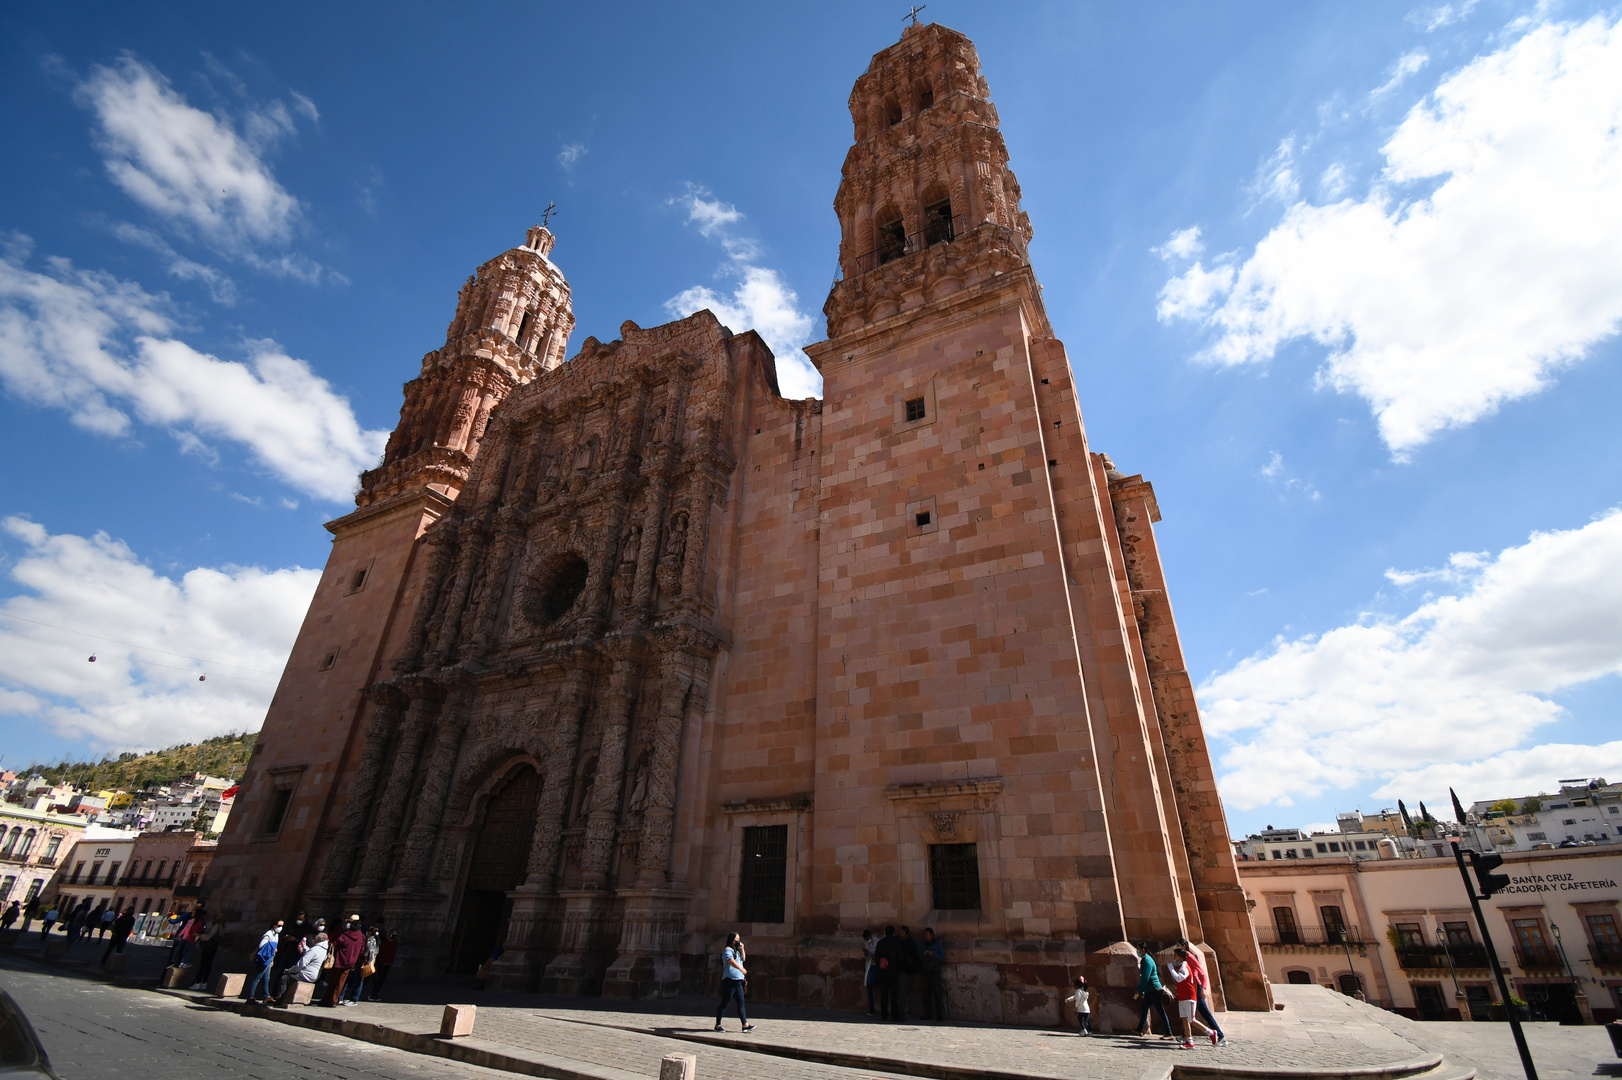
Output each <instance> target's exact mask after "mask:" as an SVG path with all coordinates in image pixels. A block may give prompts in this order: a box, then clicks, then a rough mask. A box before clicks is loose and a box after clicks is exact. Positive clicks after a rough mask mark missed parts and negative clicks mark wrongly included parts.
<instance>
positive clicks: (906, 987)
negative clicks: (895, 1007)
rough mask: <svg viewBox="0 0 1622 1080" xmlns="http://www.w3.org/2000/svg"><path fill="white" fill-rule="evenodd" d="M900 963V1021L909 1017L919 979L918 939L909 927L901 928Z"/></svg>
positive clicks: (898, 977) (898, 987) (897, 993)
mask: <svg viewBox="0 0 1622 1080" xmlns="http://www.w3.org/2000/svg"><path fill="white" fill-rule="evenodd" d="M899 952H900V957H899V959H900V963H899V964H898V965H897V967H898V968H899V969H900V974H899V975H898V976H897V977H896V1001H897V1002H898V1003H899V1005H900V1007H901V1009H900V1011H901V1015H900V1016H898V1017H896V1019H897V1020H898V1021H905V1020H906V1019H907V1010H908V1008H909V1007H910V1006H911V1005H912V988H913V984H914V983H916V982H917V981H918V941H917V939H915V938H914V937H913V936H912V931H911V930H910V929H908V928H907V927H905V926H903V927H902V928H901V945H900V949H899Z"/></svg>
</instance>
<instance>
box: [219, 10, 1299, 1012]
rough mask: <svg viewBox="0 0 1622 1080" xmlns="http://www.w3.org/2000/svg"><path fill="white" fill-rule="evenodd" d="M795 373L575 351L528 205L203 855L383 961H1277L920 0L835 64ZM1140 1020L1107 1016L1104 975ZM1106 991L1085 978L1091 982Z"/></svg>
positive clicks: (634, 986)
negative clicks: (883, 939) (394, 944)
mask: <svg viewBox="0 0 1622 1080" xmlns="http://www.w3.org/2000/svg"><path fill="white" fill-rule="evenodd" d="M850 115H851V119H852V121H853V123H854V142H853V145H852V146H851V148H850V150H849V152H848V154H847V155H846V158H845V163H844V169H843V179H842V181H841V183H840V186H839V191H838V193H837V195H836V197H835V199H834V209H835V212H836V213H837V215H838V218H839V223H840V248H839V263H840V267H841V273H840V277H839V280H838V281H836V282H835V284H834V286H833V288H832V291H831V292H830V294H829V296H828V299H827V302H826V304H825V305H824V308H823V310H824V312H825V314H826V316H827V339H826V340H824V341H821V342H818V343H816V344H813V345H810V346H807V347H806V350H805V351H806V353H807V355H808V356H809V357H810V358H811V360H812V362H813V363H814V364H815V365H816V367H817V368H818V370H819V371H820V372H821V374H822V378H823V385H824V393H823V397H822V398H821V399H820V400H818V399H815V398H812V399H807V400H791V399H787V398H785V397H783V396H782V394H781V393H780V392H779V389H778V382H777V374H776V368H775V362H774V358H773V356H772V353H771V350H770V349H768V348H767V346H766V344H765V343H764V342H763V341H762V340H761V338H760V337H759V335H757V334H756V333H755V332H753V331H751V330H747V329H743V330H741V331H740V330H733V329H731V328H728V327H726V326H723V325H721V323H720V322H719V321H717V319H716V318H715V316H714V315H713V314H711V313H710V312H708V311H700V312H698V313H697V314H694V315H692V316H689V317H688V318H685V319H682V320H679V321H677V322H672V323H667V324H665V325H663V326H657V327H650V328H646V329H644V328H642V327H640V326H637V325H636V324H635V323H633V322H626V323H624V324H623V325H622V326H621V328H620V336H619V337H618V338H617V339H615V340H613V341H609V342H601V341H598V340H597V339H596V338H592V337H588V338H587V339H586V340H585V341H584V342H583V343H581V345H580V347H579V350H578V351H577V352H576V353H575V354H574V355H573V356H572V357H568V346H569V337H570V334H571V332H572V330H573V328H574V318H573V315H572V314H571V310H570V289H569V285H568V282H567V281H565V279H564V276H563V274H562V272H561V271H560V270H559V268H558V266H557V264H555V263H554V262H553V261H552V258H551V256H552V248H553V243H554V237H553V235H552V233H551V232H550V231H549V230H548V229H546V228H544V227H539V226H538V227H535V228H532V229H530V230H529V233H528V236H527V238H526V240H525V242H524V244H523V245H522V246H519V247H515V248H513V249H511V250H509V251H506V252H504V253H502V254H500V255H498V256H496V257H495V258H493V259H491V260H490V261H489V262H487V263H485V264H484V265H483V266H481V267H479V268H478V271H477V273H475V274H474V275H473V276H472V277H470V278H469V279H468V281H467V284H466V285H465V286H464V287H463V289H462V291H461V295H460V296H459V297H458V299H457V304H456V313H455V316H454V318H453V319H452V321H451V324H450V329H449V332H448V333H447V334H446V338H445V343H444V345H443V346H441V347H440V348H439V349H437V350H435V351H433V352H430V353H429V354H428V355H427V356H426V357H424V358H423V361H422V369H421V372H420V374H419V375H418V376H417V377H416V378H415V379H413V380H412V381H410V382H408V383H407V384H406V385H405V403H404V406H403V407H402V409H401V411H400V422H399V426H398V427H397V428H396V429H395V431H394V433H393V436H392V437H391V438H390V440H389V442H388V447H387V450H386V452H385V455H384V458H383V461H382V462H381V464H380V465H379V466H378V467H377V468H376V469H373V470H371V471H369V472H366V473H364V474H363V475H362V476H361V478H360V489H359V493H358V494H357V496H356V500H355V501H356V508H355V510H354V511H353V512H352V513H349V514H347V515H346V516H344V517H341V518H338V519H337V520H335V521H332V522H330V523H329V524H328V526H327V528H328V529H329V530H330V531H331V532H332V536H333V542H332V553H331V557H330V559H329V560H328V562H327V566H326V570H325V573H324V574H323V576H322V578H321V581H320V585H319V587H318V589H317V591H316V593H315V597H314V599H313V601H312V602H311V606H310V611H309V614H308V616H307V617H306V619H305V622H304V624H303V628H302V630H301V631H300V634H299V637H298V640H297V643H296V645H295V646H294V648H293V651H292V654H291V656H290V658H289V660H288V664H287V669H286V671H285V673H284V674H283V676H282V679H281V682H280V685H279V687H278V689H277V691H276V694H275V697H274V699H273V700H272V702H271V705H270V709H269V712H268V715H267V716H266V718H265V723H264V727H263V730H262V732H261V734H260V738H259V742H258V745H257V747H256V748H255V752H254V756H253V758H252V761H251V762H250V764H249V766H248V770H247V773H246V776H245V779H244V781H243V794H242V796H241V797H240V801H239V803H238V807H237V810H236V812H235V813H233V814H232V815H231V820H230V823H229V825H228V827H227V831H226V834H225V836H224V837H223V838H222V840H221V843H220V846H219V853H218V856H217V858H216V859H215V862H214V865H213V869H212V870H211V873H210V879H209V885H208V899H209V903H210V906H211V907H213V908H214V909H216V910H219V911H222V912H223V913H224V914H225V915H226V916H227V917H229V918H230V919H231V920H232V923H233V927H234V929H235V932H236V935H237V936H238V937H240V938H241V939H242V942H244V943H246V942H248V941H249V940H250V939H251V938H254V937H256V936H257V934H258V933H259V932H260V931H261V930H262V929H263V927H264V926H266V925H269V923H270V921H271V920H273V919H274V918H277V917H283V916H287V915H290V914H291V913H292V912H294V911H296V910H301V909H307V910H309V911H310V913H311V915H312V917H314V916H315V915H317V914H321V915H324V916H326V917H327V918H328V919H329V921H330V920H332V919H334V918H336V917H338V916H340V915H346V914H348V913H350V912H363V913H366V914H367V917H368V918H373V917H376V918H381V919H384V920H386V921H387V923H388V925H389V926H390V927H391V928H393V929H396V930H398V931H399V934H400V940H401V943H402V947H401V952H400V962H399V963H398V965H397V967H399V968H400V969H401V970H400V972H399V973H398V974H405V975H407V976H412V975H415V976H421V977H434V978H438V977H443V976H444V975H445V974H446V973H456V972H470V971H472V970H473V969H474V968H475V967H478V966H479V965H480V964H481V963H483V962H484V961H485V960H486V959H488V958H489V957H490V956H491V955H492V954H493V952H494V951H495V950H496V949H497V948H498V947H499V948H500V949H501V950H502V951H501V954H500V957H499V959H497V960H496V961H495V963H494V964H493V965H492V967H491V970H490V983H491V985H494V986H498V987H503V988H510V989H522V990H542V991H546V992H550V993H563V994H584V995H602V996H609V997H630V998H646V997H657V996H664V995H673V994H678V993H686V992H696V991H701V990H707V989H708V988H711V987H713V986H714V982H715V980H716V978H717V977H718V969H719V952H720V947H721V944H722V938H723V935H724V934H726V933H727V932H729V931H732V930H737V931H739V932H741V933H742V934H743V936H744V938H745V940H746V941H747V943H748V946H749V960H750V972H751V976H752V977H751V988H750V994H751V997H753V998H756V999H761V1000H768V1001H784V1002H797V1003H800V1004H806V1005H822V1006H829V1007H839V1008H849V1007H855V1006H856V1005H857V1003H858V1002H859V1001H861V1002H865V994H864V991H863V987H862V973H863V962H862V949H861V937H860V935H861V931H862V930H863V929H878V930H879V931H880V932H882V927H883V926H884V924H886V923H894V924H897V925H900V924H903V923H905V924H908V925H910V926H911V927H912V928H913V933H914V934H915V935H916V934H918V933H920V932H921V930H922V928H923V927H924V926H926V925H928V926H932V927H934V929H935V931H936V933H937V934H938V935H939V936H940V937H941V938H943V939H944V940H945V941H946V943H947V964H946V969H945V978H946V986H947V994H948V1000H949V1001H950V1002H951V1005H950V1008H951V1010H952V1015H953V1016H954V1017H956V1018H961V1019H975V1020H986V1021H996V1022H1008V1023H1053V1022H1055V1021H1056V1020H1057V1018H1058V1007H1059V1006H1058V1003H1059V1000H1060V998H1061V997H1062V996H1063V994H1064V992H1065V991H1064V988H1065V987H1066V986H1068V985H1069V982H1070V980H1071V979H1072V978H1073V977H1074V976H1075V975H1076V974H1080V973H1086V974H1087V975H1088V976H1089V980H1090V981H1091V982H1092V983H1093V984H1094V985H1095V986H1096V987H1099V988H1100V990H1101V996H1102V998H1103V1001H1102V1002H1101V1006H1100V1012H1101V1018H1102V1019H1103V1020H1104V1021H1105V1023H1106V1024H1109V1023H1110V1021H1111V1018H1114V1026H1115V1028H1116V1029H1117V1030H1119V1029H1121V1028H1122V1027H1124V1026H1125V1025H1126V1024H1128V1023H1131V1022H1133V1021H1135V1018H1136V1013H1135V1008H1134V1007H1133V1006H1132V1003H1131V1001H1130V998H1131V994H1132V990H1133V987H1134V985H1135V983H1136V970H1135V964H1134V962H1133V958H1132V957H1131V955H1130V954H1129V950H1128V947H1127V945H1126V942H1134V943H1142V942H1147V943H1149V945H1150V946H1151V948H1153V949H1156V950H1159V949H1163V948H1165V947H1167V946H1169V945H1170V944H1171V943H1173V942H1175V941H1177V940H1178V939H1181V938H1185V937H1186V938H1188V939H1189V940H1191V941H1193V942H1195V943H1197V944H1198V945H1199V946H1200V948H1201V949H1202V951H1203V952H1204V954H1205V955H1206V958H1207V961H1208V964H1209V968H1210V971H1211V975H1212V983H1213V987H1212V989H1213V997H1214V998H1215V999H1216V1001H1217V1003H1218V1004H1219V1007H1220V1006H1221V1005H1222V1004H1224V1003H1225V1005H1226V1007H1228V1008H1238V1009H1265V1008H1268V1007H1269V1006H1270V1000H1271V999H1270V993H1269V989H1268V985H1267V981H1266V979H1265V977H1264V976H1263V974H1262V969H1261V963H1260V957H1259V950H1258V948H1257V944H1256V938H1255V934H1254V931H1253V930H1252V928H1251V923H1250V917H1249V913H1248V911H1247V908H1246V904H1245V898H1244V894H1243V892H1242V891H1241V889H1240V885H1239V880H1238V872H1237V868H1236V864H1235V861H1234V855H1233V851H1232V848H1231V846H1230V845H1229V842H1228V835H1227V826H1226V822H1225V819H1224V815H1223V810H1222V805H1221V802H1220V800H1219V798H1218V795H1217V789H1216V782H1215V777H1214V774H1213V771H1212V766H1211V760H1210V753H1209V750H1208V749H1207V746H1206V741H1205V737H1204V735H1203V733H1202V731H1201V726H1200V718H1199V713H1198V710H1197V708H1196V705H1195V700H1194V694H1193V688H1192V683H1191V681H1190V678H1189V675H1188V672H1187V671H1186V669H1185V664H1184V661H1183V655H1182V651H1181V647H1180V645H1179V643H1178V637H1177V629H1176V624H1175V622H1174V620H1173V617H1172V608H1171V604H1170V600H1169V596H1168V586H1167V583H1166V579H1165V575H1164V572H1163V569H1162V566H1161V562H1160V556H1159V552H1158V548H1157V546H1156V542H1155V533H1154V524H1153V523H1154V522H1156V521H1159V520H1160V508H1159V506H1158V504H1157V503H1156V500H1155V494H1154V491H1153V489H1152V488H1151V487H1150V485H1149V484H1148V482H1146V481H1145V480H1144V479H1143V478H1142V477H1141V476H1128V475H1123V473H1122V472H1121V471H1120V470H1119V469H1117V468H1116V467H1115V466H1114V465H1113V464H1112V463H1111V461H1110V459H1109V458H1108V457H1106V456H1105V455H1103V454H1101V453H1097V452H1095V451H1093V450H1092V449H1091V448H1090V447H1089V445H1088V442H1087V435H1086V431H1085V429H1084V427H1083V425H1082V418H1081V413H1080V409H1079V406H1078V398H1077V387H1076V382H1075V375H1074V372H1073V371H1072V368H1071V365H1070V362H1069V360H1068V359H1067V357H1066V355H1065V349H1064V346H1063V345H1062V344H1061V343H1060V341H1059V340H1058V339H1057V338H1056V337H1055V336H1054V333H1053V328H1052V327H1051V326H1050V325H1049V322H1048V317H1047V314H1046V311H1045V310H1044V307H1043V303H1042V293H1041V287H1040V286H1039V285H1038V284H1037V279H1036V275H1035V273H1034V271H1033V269H1032V266H1031V261H1030V257H1029V252H1028V244H1029V243H1030V240H1031V235H1032V228H1031V223H1030V220H1029V218H1028V216H1027V215H1026V214H1025V213H1024V212H1023V211H1022V210H1021V208H1020V189H1019V185H1018V183H1017V181H1016V180H1015V178H1014V174H1013V172H1012V171H1011V170H1010V168H1009V165H1008V154H1007V151H1006V149H1005V146H1004V143H1003V138H1002V135H1001V133H1000V131H999V129H998V118H997V110H996V108H995V106H993V104H992V103H991V100H990V97H989V91H988V88H987V84H986V80H985V78H984V77H983V76H982V74H981V72H980V64H979V59H978V57H977V55H976V53H975V49H974V46H973V44H972V43H971V42H970V41H969V40H968V39H967V38H966V37H964V36H963V35H962V34H959V33H957V32H955V31H953V30H949V29H947V28H945V27H942V26H938V25H928V24H925V25H916V26H911V27H908V28H907V30H906V32H905V33H904V34H903V36H902V38H901V40H900V41H899V42H898V43H897V44H895V45H892V46H891V47H889V48H887V49H885V50H884V51H882V52H880V53H878V54H877V55H876V56H874V57H873V59H872V62H871V64H870V65H869V66H868V68H867V71H866V72H865V73H864V74H862V75H861V77H860V78H859V79H857V81H856V85H855V88H854V90H853V91H852V93H851V96H850ZM1129 1010H1130V1011H1131V1016H1130V1017H1128V1015H1127V1014H1128V1011H1129ZM1095 1015H1099V1014H1095Z"/></svg>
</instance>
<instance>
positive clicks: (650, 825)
mask: <svg viewBox="0 0 1622 1080" xmlns="http://www.w3.org/2000/svg"><path fill="white" fill-rule="evenodd" d="M663 667H664V671H663V678H662V682H663V684H664V685H663V688H662V691H661V693H660V696H659V715H658V719H656V720H655V721H654V727H653V759H652V760H651V761H650V762H649V763H648V800H647V804H646V808H645V809H644V810H643V813H642V842H641V844H640V845H639V846H638V848H637V857H636V863H637V874H636V884H637V887H638V888H647V889H653V888H663V887H664V885H665V881H666V876H667V874H668V872H669V869H670V865H669V864H670V833H671V829H672V828H673V827H674V825H675V821H676V809H675V807H676V766H677V763H678V761H679V759H680V757H681V728H682V721H683V720H684V719H685V717H686V712H687V697H688V693H689V691H690V690H691V689H692V686H693V672H692V662H691V658H690V657H688V656H686V655H685V654H683V653H679V652H674V653H667V654H666V656H665V658H664V664H663Z"/></svg>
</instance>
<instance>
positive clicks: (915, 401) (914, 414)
mask: <svg viewBox="0 0 1622 1080" xmlns="http://www.w3.org/2000/svg"><path fill="white" fill-rule="evenodd" d="M923 418H924V399H923V398H921V397H915V398H908V399H907V423H909V424H910V423H912V422H913V421H914V420H922V419H923Z"/></svg>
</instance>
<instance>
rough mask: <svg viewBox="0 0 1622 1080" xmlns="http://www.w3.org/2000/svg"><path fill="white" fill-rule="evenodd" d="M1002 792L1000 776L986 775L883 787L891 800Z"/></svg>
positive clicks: (941, 797) (899, 800)
mask: <svg viewBox="0 0 1622 1080" xmlns="http://www.w3.org/2000/svg"><path fill="white" fill-rule="evenodd" d="M1001 792H1002V778H1001V777H998V776H988V777H983V778H981V779H977V780H932V781H926V782H924V783H921V784H895V785H892V786H890V787H887V788H885V789H884V795H885V798H887V799H889V800H890V801H891V802H901V801H904V800H906V799H945V798H951V797H953V796H959V795H997V794H1000V793H1001Z"/></svg>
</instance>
